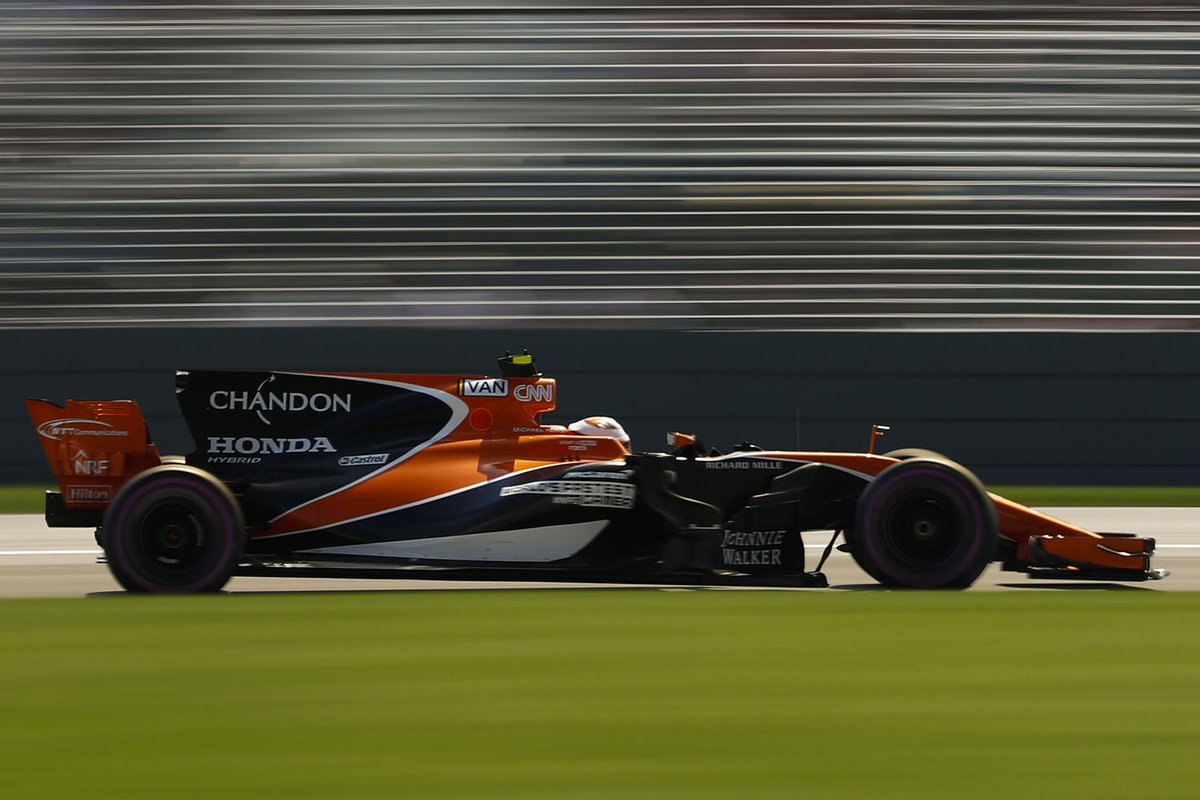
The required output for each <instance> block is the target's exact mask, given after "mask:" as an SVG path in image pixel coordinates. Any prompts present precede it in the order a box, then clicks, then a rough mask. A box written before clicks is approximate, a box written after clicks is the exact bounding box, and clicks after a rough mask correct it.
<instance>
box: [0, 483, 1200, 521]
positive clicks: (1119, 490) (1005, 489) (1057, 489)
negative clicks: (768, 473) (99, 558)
mask: <svg viewBox="0 0 1200 800" xmlns="http://www.w3.org/2000/svg"><path fill="white" fill-rule="evenodd" d="M47 488H48V487H45V486H0V514H40V513H42V511H43V510H44V509H45V505H44V503H45V501H44V500H43V499H42V497H43V495H44V494H45V492H46V489H47ZM988 488H989V489H990V490H991V491H993V492H995V493H996V494H999V495H1003V496H1004V497H1007V498H1009V499H1010V500H1016V501H1017V502H1018V503H1024V504H1025V505H1031V506H1200V486H1117V487H1114V486H989V487H988Z"/></svg>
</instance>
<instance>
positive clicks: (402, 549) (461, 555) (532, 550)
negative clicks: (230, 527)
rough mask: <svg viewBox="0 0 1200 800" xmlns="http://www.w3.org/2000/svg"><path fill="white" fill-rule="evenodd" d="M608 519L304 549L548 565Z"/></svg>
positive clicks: (585, 542) (574, 549)
mask: <svg viewBox="0 0 1200 800" xmlns="http://www.w3.org/2000/svg"><path fill="white" fill-rule="evenodd" d="M606 525H608V520H603V519H602V520H595V521H593V522H575V523H571V524H568V525H546V526H543V527H540V528H520V529H517V530H511V531H489V532H487V533H466V534H462V535H459V536H442V537H438V538H433V539H409V540H407V541H395V542H372V543H370V544H350V545H343V546H340V547H320V548H317V549H315V550H303V551H301V553H303V554H313V555H316V554H330V555H353V556H385V557H392V558H429V559H438V560H442V561H522V562H527V563H546V562H548V561H558V560H560V559H563V558H569V557H571V556H573V555H575V554H576V553H578V552H579V551H580V550H582V549H583V548H584V547H586V546H587V545H588V544H589V543H591V541H592V540H593V539H595V538H596V537H597V536H598V535H599V534H600V531H602V530H604V528H605V526H606Z"/></svg>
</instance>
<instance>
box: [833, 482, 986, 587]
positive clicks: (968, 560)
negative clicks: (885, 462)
mask: <svg viewBox="0 0 1200 800" xmlns="http://www.w3.org/2000/svg"><path fill="white" fill-rule="evenodd" d="M999 528H1000V526H999V521H998V520H997V516H996V506H995V504H994V503H993V502H992V499H991V498H990V497H988V493H987V490H986V489H984V487H983V484H982V483H980V482H979V479H978V478H976V477H975V476H974V475H972V474H971V473H970V472H969V471H967V469H965V468H964V467H962V466H960V465H958V464H955V463H953V462H950V461H942V460H937V459H929V458H912V459H909V460H906V461H901V462H900V463H899V464H893V465H892V466H890V467H888V468H887V469H885V470H884V471H883V472H880V473H879V474H878V475H877V476H875V479H874V480H872V481H871V483H870V484H868V485H867V488H866V489H864V490H863V493H862V495H861V496H860V497H859V499H858V503H857V506H856V508H855V512H854V527H853V535H852V537H850V539H849V541H850V543H851V553H852V554H853V556H854V560H855V561H857V562H858V564H859V566H860V567H862V568H863V570H865V571H866V572H867V574H869V575H870V576H871V577H873V578H874V579H875V580H877V581H879V582H880V583H882V584H883V585H884V586H888V587H893V588H907V589H965V588H966V587H968V586H970V585H971V584H972V583H974V582H975V580H976V579H977V578H978V577H979V575H980V574H981V573H982V572H983V570H984V569H986V568H987V565H988V563H989V562H991V561H992V560H993V558H994V557H995V554H996V547H997V545H998V543H999V540H1000V535H999Z"/></svg>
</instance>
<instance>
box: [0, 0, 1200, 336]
mask: <svg viewBox="0 0 1200 800" xmlns="http://www.w3.org/2000/svg"><path fill="white" fill-rule="evenodd" d="M1198 56H1200V7H1197V6H1196V4H1195V3H1193V2H1191V1H1190V0H1188V1H1187V2H1156V3H1155V4H1153V5H1147V6H1143V5H1140V4H1137V3H1132V2H1130V3H1108V2H1094V3H1080V4H1050V3H1033V2H981V3H969V2H960V3H932V4H915V3H914V4H906V3H891V4H868V3H852V2H841V3H839V2H827V3H820V4H802V3H765V2H764V3H753V2H752V3H747V4H738V3H725V4H708V5H700V4H695V3H673V2H662V1H661V0H655V1H654V2H649V1H648V2H633V1H632V0H624V1H623V2H617V3H612V4H609V3H600V2H595V0H591V1H590V2H584V1H583V0H577V1H574V2H571V1H566V0H559V1H554V0H527V1H521V0H487V2H482V0H481V1H479V2H468V1H467V0H438V2H407V3H405V2H378V1H376V0H349V2H346V3H333V2H325V3H317V2H309V1H308V0H279V1H278V2H272V1H271V0H263V1H262V2H236V3H235V2H203V1H200V2H187V3H183V2H180V3H174V2H162V3H132V2H82V1H79V0H76V1H75V2H70V1H67V0H61V1H56V2H51V1H49V0H36V2H35V1H34V0H28V1H27V2H4V3H2V4H0V76H2V77H3V85H2V86H0V138H2V139H3V146H2V147H0V263H2V264H3V269H2V270H0V295H2V297H0V300H2V302H0V328H10V329H12V328H63V327H81V326H86V327H96V326H131V325H162V324H194V325H214V324H215V325H224V324H246V325H249V324H254V325H261V324H280V325H284V324H304V325H310V324H313V323H332V324H339V325H346V324H351V325H353V324H373V325H379V324H383V325H422V326H428V325H445V326H453V327H470V326H481V327H499V326H509V325H521V326H525V327H529V326H539V325H541V326H550V327H611V326H621V327H648V328H672V329H680V328H682V329H728V330H797V329H800V330H857V329H885V330H889V329H896V330H899V329H904V330H930V329H932V330H961V329H971V330H979V329H996V330H1172V329H1196V328H1197V327H1200V255H1198V252H1197V247H1196V245H1197V241H1198V239H1200V227H1198V226H1197V214H1198V212H1200V134H1198V131H1200V91H1198V88H1200V83H1198V82H1197V78H1198V77H1200V58H1198Z"/></svg>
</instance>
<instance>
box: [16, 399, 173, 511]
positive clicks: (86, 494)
mask: <svg viewBox="0 0 1200 800" xmlns="http://www.w3.org/2000/svg"><path fill="white" fill-rule="evenodd" d="M25 408H26V409H27V410H28V411H29V417H30V419H32V420H33V425H34V427H35V428H36V430H37V434H38V440H39V441H40V442H41V443H42V450H43V451H44V452H45V454H46V460H47V461H49V462H50V469H51V471H53V473H54V477H55V478H57V479H58V486H59V489H60V490H61V495H60V496H59V497H57V498H55V497H54V493H51V494H50V496H48V497H47V498H46V512H47V520H48V521H50V523H51V524H52V525H53V524H54V523H53V521H51V520H50V516H51V512H52V511H53V510H54V507H56V506H58V507H62V508H66V509H73V510H78V511H89V510H90V511H93V512H96V513H92V514H77V515H74V516H75V518H77V519H81V520H82V519H91V518H95V517H98V512H100V511H103V509H104V508H106V507H107V506H108V504H109V503H110V502H111V501H112V499H113V497H115V496H116V493H117V491H118V490H119V489H120V488H121V486H123V485H124V484H125V482H126V481H128V480H129V479H130V478H132V477H133V476H134V475H137V474H138V473H139V472H142V471H143V470H147V469H150V468H151V467H156V466H158V465H159V464H160V463H162V461H161V459H160V458H159V455H158V448H157V447H155V445H154V443H153V442H151V441H150V434H149V431H147V429H146V421H145V419H144V418H143V417H142V412H141V409H139V408H138V404H137V403H136V402H134V401H133V400H68V401H67V404H66V405H65V406H60V405H58V404H57V403H52V402H50V401H49V400H26V401H25ZM67 516H72V515H67ZM66 524H71V523H66Z"/></svg>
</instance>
